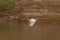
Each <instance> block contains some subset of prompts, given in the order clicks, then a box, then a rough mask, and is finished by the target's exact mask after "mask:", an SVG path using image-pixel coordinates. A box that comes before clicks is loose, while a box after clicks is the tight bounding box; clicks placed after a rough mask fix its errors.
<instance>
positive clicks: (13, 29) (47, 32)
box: [0, 22, 60, 40]
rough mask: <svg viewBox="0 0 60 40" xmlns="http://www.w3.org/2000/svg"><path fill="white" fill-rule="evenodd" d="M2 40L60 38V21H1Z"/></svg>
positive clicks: (47, 39) (50, 39)
mask: <svg viewBox="0 0 60 40" xmlns="http://www.w3.org/2000/svg"><path fill="white" fill-rule="evenodd" d="M0 40H60V22H53V23H52V22H51V23H50V22H37V23H36V24H35V25H34V26H33V27H29V25H28V22H19V23H18V22H1V23H0Z"/></svg>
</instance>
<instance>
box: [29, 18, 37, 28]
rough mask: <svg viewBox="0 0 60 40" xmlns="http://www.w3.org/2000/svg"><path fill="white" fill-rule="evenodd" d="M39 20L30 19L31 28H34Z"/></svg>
mask: <svg viewBox="0 0 60 40" xmlns="http://www.w3.org/2000/svg"><path fill="white" fill-rule="evenodd" d="M36 21H37V19H34V18H31V19H29V26H31V27H32V26H33V25H34V24H35V23H36Z"/></svg>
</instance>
